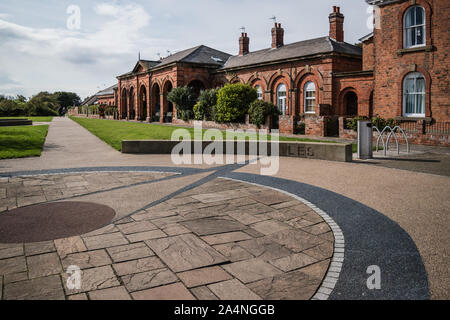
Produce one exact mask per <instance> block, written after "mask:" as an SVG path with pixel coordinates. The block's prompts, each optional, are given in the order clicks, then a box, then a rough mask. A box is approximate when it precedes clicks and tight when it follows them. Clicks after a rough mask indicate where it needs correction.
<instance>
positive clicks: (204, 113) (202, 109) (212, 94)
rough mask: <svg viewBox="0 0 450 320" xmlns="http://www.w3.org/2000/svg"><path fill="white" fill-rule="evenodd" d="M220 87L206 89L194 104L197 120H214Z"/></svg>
mask: <svg viewBox="0 0 450 320" xmlns="http://www.w3.org/2000/svg"><path fill="white" fill-rule="evenodd" d="M218 92H219V90H218V89H209V90H204V91H202V93H201V94H200V96H199V98H198V102H197V103H196V105H195V106H194V119H195V120H208V121H211V120H214V111H215V106H216V104H217V94H218Z"/></svg>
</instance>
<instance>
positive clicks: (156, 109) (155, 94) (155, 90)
mask: <svg viewBox="0 0 450 320" xmlns="http://www.w3.org/2000/svg"><path fill="white" fill-rule="evenodd" d="M157 113H159V114H161V89H160V86H159V84H158V83H157V82H154V83H153V86H152V91H151V94H150V117H151V118H153V116H158V115H157ZM153 120H155V119H153ZM158 121H159V118H158Z"/></svg>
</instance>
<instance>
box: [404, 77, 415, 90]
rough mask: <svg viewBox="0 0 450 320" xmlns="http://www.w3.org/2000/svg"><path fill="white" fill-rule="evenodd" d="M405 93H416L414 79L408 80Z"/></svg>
mask: <svg viewBox="0 0 450 320" xmlns="http://www.w3.org/2000/svg"><path fill="white" fill-rule="evenodd" d="M405 91H406V93H412V92H414V79H406V81H405Z"/></svg>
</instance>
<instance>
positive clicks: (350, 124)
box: [346, 116, 397, 131]
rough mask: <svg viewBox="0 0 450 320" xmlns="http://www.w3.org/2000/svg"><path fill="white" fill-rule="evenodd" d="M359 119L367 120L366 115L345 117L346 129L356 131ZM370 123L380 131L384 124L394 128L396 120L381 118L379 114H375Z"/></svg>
mask: <svg viewBox="0 0 450 320" xmlns="http://www.w3.org/2000/svg"><path fill="white" fill-rule="evenodd" d="M359 120H369V118H367V117H355V118H352V119H347V121H346V126H347V128H348V129H350V130H353V131H358V121H359ZM372 124H373V125H374V126H375V127H377V128H378V129H379V130H380V131H381V130H383V129H384V128H385V127H386V126H390V127H391V128H394V127H395V126H396V125H397V121H396V120H395V119H392V118H389V119H383V118H381V117H380V116H376V117H375V118H372Z"/></svg>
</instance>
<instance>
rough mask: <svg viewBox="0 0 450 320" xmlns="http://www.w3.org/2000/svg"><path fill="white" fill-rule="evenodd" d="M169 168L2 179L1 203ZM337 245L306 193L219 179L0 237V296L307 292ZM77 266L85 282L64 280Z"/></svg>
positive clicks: (104, 186) (279, 295) (244, 296)
mask: <svg viewBox="0 0 450 320" xmlns="http://www.w3.org/2000/svg"><path fill="white" fill-rule="evenodd" d="M164 176H167V175H164V174H156V173H129V172H127V173H125V172H121V173H114V172H110V173H107V172H103V173H86V174H67V175H64V174H62V175H53V176H52V175H48V176H36V177H18V178H9V179H6V180H5V179H3V180H1V181H0V198H1V199H0V212H1V211H3V210H5V209H6V208H15V207H17V206H19V207H20V206H22V205H28V204H32V203H33V201H34V202H45V201H52V200H58V199H62V198H64V196H65V195H71V196H75V200H74V201H76V196H77V195H80V196H82V195H84V194H86V193H89V192H97V191H99V190H108V189H111V188H112V187H124V188H126V186H127V185H129V184H135V183H137V182H144V181H151V180H152V179H160V178H162V177H164ZM174 183H176V180H174ZM2 190H5V192H3V191H2ZM124 190H126V189H124ZM2 192H3V193H2ZM3 194H4V196H2V195H3ZM25 195H27V196H25ZM99 196H101V197H107V196H108V191H105V192H103V193H101V194H100V195H99ZM143 196H145V195H143ZM26 198H29V199H26ZM24 199H25V200H24ZM2 208H3V210H2ZM113 209H114V208H113ZM0 215H1V213H0ZM333 247H334V237H333V233H332V231H331V229H330V228H329V227H328V224H327V223H325V222H324V220H323V219H322V218H321V217H320V216H319V215H318V214H317V213H316V212H315V211H313V210H312V209H311V208H309V207H308V206H306V205H305V204H303V203H302V202H300V201H298V200H296V199H293V198H292V197H290V196H288V195H286V194H283V193H280V192H276V191H273V190H269V189H267V188H263V187H260V186H255V185H251V184H246V183H243V182H237V181H231V180H225V179H220V178H217V179H214V180H212V181H209V182H206V183H204V184H202V185H200V186H198V187H196V188H194V189H190V190H188V191H185V192H183V193H181V194H177V195H176V196H174V197H171V198H170V199H168V200H166V201H164V202H161V203H158V204H156V205H154V206H152V207H150V208H148V209H145V210H141V211H139V212H137V213H135V214H132V215H131V216H127V217H125V218H123V219H121V220H119V221H116V222H115V223H113V224H110V225H107V226H106V227H103V228H101V229H99V230H96V231H93V232H90V233H88V234H81V235H75V236H73V237H70V238H64V239H55V240H51V241H43V242H39V243H25V244H22V243H20V244H0V288H2V290H0V296H1V298H2V299H70V300H84V299H201V300H213V299H236V300H259V299H294V300H299V299H310V298H312V297H313V296H314V294H315V293H316V292H317V290H318V289H319V286H320V285H321V283H322V281H323V279H324V277H325V275H326V273H327V270H328V267H329V265H330V260H331V258H332V256H333ZM71 265H76V266H79V267H80V268H81V270H82V286H81V288H80V289H76V290H71V289H69V288H67V286H66V281H67V279H68V277H69V275H68V274H67V273H66V272H65V271H66V270H67V268H68V267H69V266H71ZM1 284H2V285H1Z"/></svg>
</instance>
